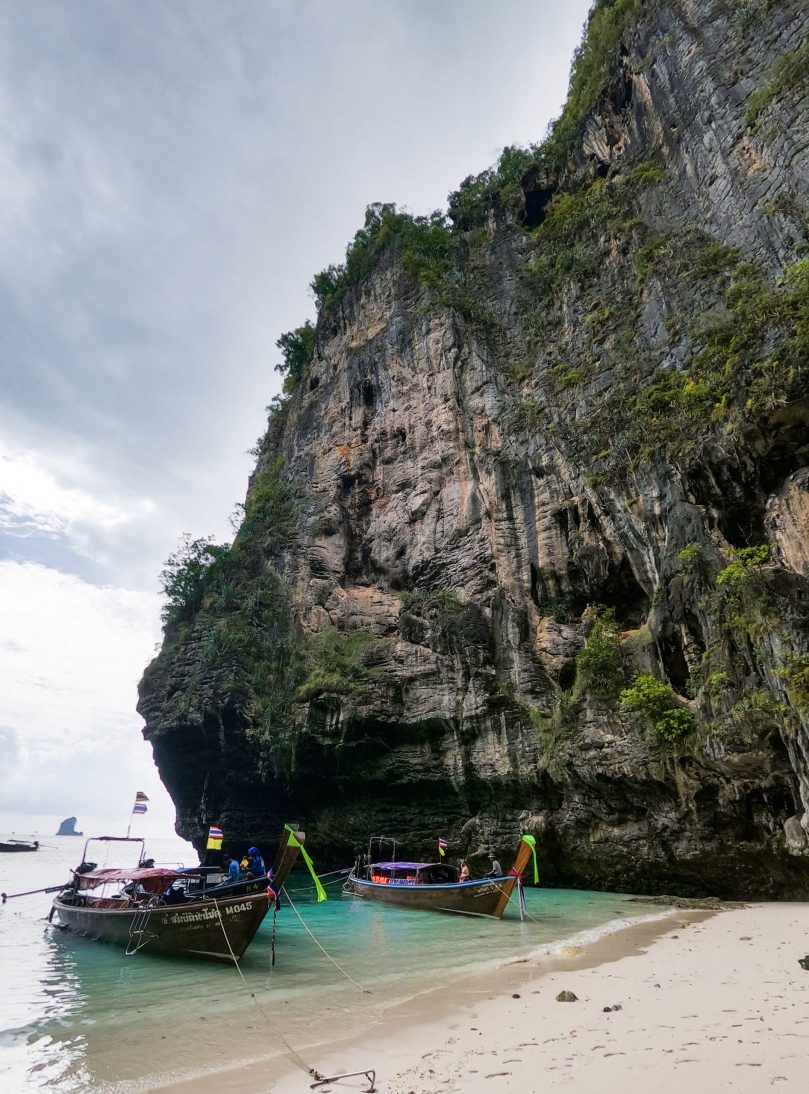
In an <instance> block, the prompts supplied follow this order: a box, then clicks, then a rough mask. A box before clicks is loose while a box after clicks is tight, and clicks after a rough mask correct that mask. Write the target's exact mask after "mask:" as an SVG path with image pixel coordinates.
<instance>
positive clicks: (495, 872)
mask: <svg viewBox="0 0 809 1094" xmlns="http://www.w3.org/2000/svg"><path fill="white" fill-rule="evenodd" d="M489 867H490V869H489V872H488V874H484V875H483V876H484V877H502V876H503V869H502V867H501V865H500V863H499V862H498V861H497V859H496V858H495V857H494V851H491V852H489Z"/></svg>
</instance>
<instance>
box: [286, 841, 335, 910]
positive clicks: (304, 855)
mask: <svg viewBox="0 0 809 1094" xmlns="http://www.w3.org/2000/svg"><path fill="white" fill-rule="evenodd" d="M284 828H286V830H287V832H289V846H290V847H297V848H298V849H299V851H300V853H301V858H302V859H303V861H304V862H305V863H306V865H307V866H308V868H309V873H310V874H311V875H312V881H314V883H315V889H316V890H317V902H318V904H320V902H321V901H323V900H328V899H329V898H328V897H327V896H326V890H325V889H324V888H323V886H322V885H321V884H320V878H319V877H318V876H317V874H316V873H315V864H314V863H313V862H312V860H311V859H310V858H309V855H308V854H307V853H306V850H305V848H304V846H303V844H302V843H301V842H300V840H299V839H298V837H297V836H296V835H295V833H294V832H293V831H292V829H291V828H290V826H289V825H288V824H285V825H284Z"/></svg>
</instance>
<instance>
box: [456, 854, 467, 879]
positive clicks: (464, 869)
mask: <svg viewBox="0 0 809 1094" xmlns="http://www.w3.org/2000/svg"><path fill="white" fill-rule="evenodd" d="M458 881H469V863H468V862H467V861H466V859H461V870H460V873H459V874H458Z"/></svg>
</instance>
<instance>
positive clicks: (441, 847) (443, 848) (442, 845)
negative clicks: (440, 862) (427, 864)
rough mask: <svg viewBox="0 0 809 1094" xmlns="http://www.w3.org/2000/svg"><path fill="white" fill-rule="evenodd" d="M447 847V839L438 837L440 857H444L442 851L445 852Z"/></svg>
mask: <svg viewBox="0 0 809 1094" xmlns="http://www.w3.org/2000/svg"><path fill="white" fill-rule="evenodd" d="M448 847H449V844H448V843H447V841H446V840H445V839H439V841H438V853H439V855H440V856H441V858H443V857H444V853H445V852H446V850H447V848H448Z"/></svg>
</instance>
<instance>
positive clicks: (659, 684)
mask: <svg viewBox="0 0 809 1094" xmlns="http://www.w3.org/2000/svg"><path fill="white" fill-rule="evenodd" d="M621 709H622V710H626V711H630V712H631V713H633V714H639V715H641V717H643V718H645V719H646V720H647V721H648V722H650V723H651V725H652V727H653V729H654V733H655V736H657V737H658V738H659V739H660V740H662V741H665V742H666V743H667V744H673V743H674V742H675V741H677V740H679V739H680V738H681V737H684V736H685V735H686V734H687V733H690V732H691V730H692V729H693V728H694V716H693V714H692V713H691V712H690V711H689V710H686V709H685V708H684V707H679V706H677V699H676V696H675V694H674V692H673V691H672V689H671V687H670V686H669V685H668V684H664V683H663V681H662V680H658V679H656V677H654V676H646V675H641V676H636V677H635V679H634V680H633V681H632V684H631V685H630V687H628V688H624V690H623V691H622V692H621Z"/></svg>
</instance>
